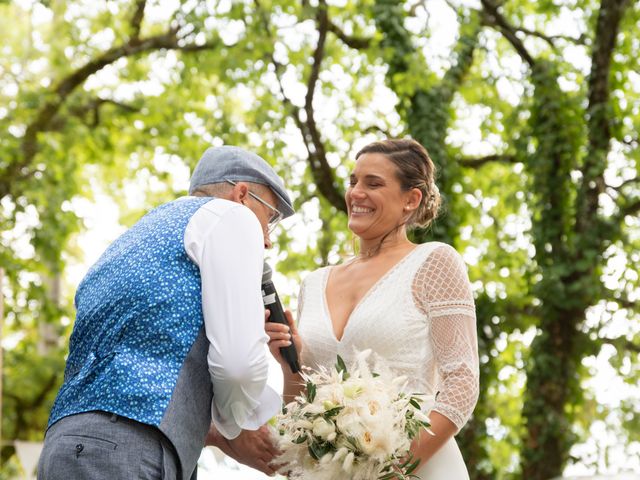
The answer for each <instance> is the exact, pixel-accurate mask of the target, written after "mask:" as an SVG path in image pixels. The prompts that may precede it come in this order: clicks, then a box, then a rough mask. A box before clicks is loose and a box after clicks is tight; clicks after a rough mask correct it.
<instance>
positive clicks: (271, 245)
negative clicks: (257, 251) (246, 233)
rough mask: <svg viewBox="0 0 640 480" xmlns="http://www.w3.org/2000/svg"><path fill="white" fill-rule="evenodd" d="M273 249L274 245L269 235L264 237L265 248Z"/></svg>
mask: <svg viewBox="0 0 640 480" xmlns="http://www.w3.org/2000/svg"><path fill="white" fill-rule="evenodd" d="M271 247H273V243H271V238H269V234H267V235H265V236H264V248H271Z"/></svg>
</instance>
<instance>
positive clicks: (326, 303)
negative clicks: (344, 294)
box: [322, 244, 423, 344]
mask: <svg viewBox="0 0 640 480" xmlns="http://www.w3.org/2000/svg"><path fill="white" fill-rule="evenodd" d="M421 245H423V244H418V245H416V246H415V247H414V248H413V249H411V251H410V252H408V253H407V254H405V255H404V256H403V257H402V258H401V259H400V260H398V261H397V262H396V263H395V264H394V265H392V266H391V267H390V268H389V269H388V270H387V271H386V272H385V273H383V274H382V275H381V276H380V278H378V280H376V281H375V282H373V283H372V284H371V286H370V287H369V289H368V290H367V291H366V292H365V294H364V295H363V296H362V298H360V300H358V302H357V303H356V305H355V307H353V310H351V313H349V316H348V317H347V321H346V322H345V324H344V328H343V329H342V335H341V336H340V338H338V336H337V335H336V331H335V329H334V328H333V319H332V318H331V310H330V309H329V301H328V299H327V284H328V283H329V275H330V274H331V270H333V268H334V267H333V266H331V267H327V268H326V270H325V272H324V275H323V279H322V300H323V301H322V304H323V308H324V317H325V319H326V320H327V321H328V322H329V325H327V327H328V328H329V332H330V333H331V338H332V339H333V340H334V341H335V342H336V343H338V344H341V343H342V342H343V340H344V337H345V335H346V334H347V329H348V328H349V325H351V323H352V322H351V320H352V319H353V316H354V314H355V313H356V312H357V311H358V310H359V309H360V306H361V305H362V304H363V303H364V302H365V300H367V298H369V296H370V295H371V293H372V292H373V291H374V290H375V289H376V288H377V287H378V285H380V284H381V283H382V282H384V281H385V280H386V279H387V278H388V277H389V276H390V275H391V274H392V273H393V272H395V270H397V269H398V268H399V267H400V265H402V264H403V263H405V262H406V261H407V260H408V259H409V258H410V257H411V256H412V255H413V254H414V253H415V252H416V251H417V250H418V249H419V248H420V246H421Z"/></svg>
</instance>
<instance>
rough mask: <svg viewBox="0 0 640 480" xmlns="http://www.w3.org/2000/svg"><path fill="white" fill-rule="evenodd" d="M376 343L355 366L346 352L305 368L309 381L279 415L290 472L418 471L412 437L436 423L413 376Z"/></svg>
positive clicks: (390, 475) (372, 474)
mask: <svg viewBox="0 0 640 480" xmlns="http://www.w3.org/2000/svg"><path fill="white" fill-rule="evenodd" d="M370 354H371V351H370V350H365V351H363V352H361V353H359V354H358V355H357V358H356V360H355V362H354V365H353V366H352V367H351V370H350V371H347V368H346V366H345V364H344V361H343V360H342V358H340V356H338V358H337V364H336V367H335V370H328V369H326V368H321V369H320V370H318V371H309V372H308V373H307V372H305V373H303V378H304V380H305V381H306V388H305V390H304V392H303V394H302V395H300V396H299V397H296V399H295V400H294V401H293V402H291V403H290V404H288V405H287V406H286V407H285V408H284V409H283V413H282V414H280V415H279V416H278V417H277V418H276V428H277V430H278V433H279V437H278V444H279V447H280V449H281V450H282V452H283V453H282V455H281V456H280V457H279V458H278V459H277V461H276V462H277V463H283V464H284V465H285V466H284V467H283V470H286V472H287V475H288V476H289V478H292V479H304V480H335V479H340V478H350V479H353V480H371V479H380V480H391V479H406V478H416V477H415V475H412V474H411V472H413V471H414V470H415V468H416V467H417V466H418V462H419V460H418V461H413V460H412V458H411V455H410V453H409V447H410V445H411V440H412V439H413V438H414V437H415V436H416V435H418V433H419V432H420V431H421V430H422V429H424V428H426V429H428V427H429V421H428V419H427V417H426V416H425V415H424V414H423V413H422V412H421V410H420V402H422V401H423V398H422V396H421V395H420V394H406V393H404V392H403V390H404V388H405V387H406V378H404V377H395V376H393V374H392V372H391V371H390V369H389V368H387V367H386V366H385V365H383V364H382V362H381V360H380V359H379V358H378V359H377V361H376V363H375V365H374V368H375V372H377V373H374V371H372V370H371V369H370V367H369V363H368V361H367V359H368V357H369V356H370Z"/></svg>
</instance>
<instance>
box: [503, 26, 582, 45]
mask: <svg viewBox="0 0 640 480" xmlns="http://www.w3.org/2000/svg"><path fill="white" fill-rule="evenodd" d="M515 31H517V32H522V33H524V34H526V35H531V36H532V37H538V38H541V39H542V40H544V41H545V42H547V43H548V44H549V46H551V47H552V48H556V44H555V41H556V40H566V41H568V42H571V43H575V44H577V45H586V43H587V41H586V40H587V38H586V36H585V35H580V36H579V37H578V38H576V37H570V36H569V35H545V34H544V33H541V32H537V31H535V30H528V29H526V28H522V27H518V28H515Z"/></svg>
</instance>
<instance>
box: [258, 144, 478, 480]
mask: <svg viewBox="0 0 640 480" xmlns="http://www.w3.org/2000/svg"><path fill="white" fill-rule="evenodd" d="M356 159H357V161H356V165H355V168H354V170H353V173H352V174H351V177H350V179H351V180H350V185H349V188H348V189H347V192H346V194H345V199H346V203H347V210H348V216H349V223H348V226H349V229H350V230H351V231H352V232H353V233H354V234H355V235H357V237H358V239H359V241H360V251H361V253H360V255H358V256H356V257H355V258H354V259H351V260H349V261H346V262H345V263H343V264H341V265H337V266H334V267H324V268H321V269H319V270H316V271H315V272H312V273H311V274H309V275H308V276H307V277H306V278H305V280H304V282H303V285H302V288H301V293H300V296H299V310H298V314H299V328H300V333H298V331H297V329H296V327H295V325H294V324H293V322H292V321H291V323H290V325H289V326H288V327H287V326H286V325H275V324H274V325H271V324H270V323H268V324H267V327H266V329H267V333H268V334H269V336H270V338H271V341H270V348H271V352H272V354H273V355H274V357H275V358H276V359H278V361H279V362H280V364H281V366H283V375H284V382H285V388H284V394H285V398H291V397H292V396H295V395H297V394H299V392H300V385H303V384H304V382H303V381H302V378H301V377H300V376H299V374H291V372H290V371H289V370H288V369H287V368H286V364H285V363H284V362H283V361H282V358H281V356H280V353H279V349H280V347H282V346H286V345H287V344H288V342H289V341H290V339H293V341H294V342H295V343H296V347H297V348H298V351H301V358H302V362H303V364H304V365H306V366H308V367H310V368H314V369H317V368H328V367H330V366H331V365H332V364H333V362H334V361H335V358H336V355H339V356H340V357H342V358H344V359H345V361H347V362H352V361H353V358H354V356H355V355H356V352H357V351H362V350H365V349H372V350H373V351H374V352H375V353H376V354H378V355H379V356H381V357H382V358H384V359H385V360H386V361H387V362H388V363H389V364H390V365H394V366H395V368H396V370H397V373H398V374H399V375H404V376H406V377H407V378H408V379H409V381H408V390H407V391H408V392H420V393H424V394H426V395H427V396H430V397H432V398H434V399H435V395H436V394H437V395H438V396H437V400H435V402H430V403H431V404H432V406H433V408H431V409H430V410H427V411H425V413H429V415H430V421H431V430H432V431H433V433H434V434H435V435H430V434H423V435H420V436H419V437H417V438H416V439H415V440H414V441H413V444H412V447H411V452H412V454H413V455H414V456H415V457H417V458H418V459H420V461H421V464H420V469H419V470H417V471H416V473H417V474H418V475H419V476H420V477H421V478H425V479H426V478H428V479H431V480H444V479H446V480H466V479H468V478H469V475H468V473H467V468H466V466H465V462H464V460H463V459H462V455H461V453H460V450H459V449H458V446H457V444H456V442H455V440H454V439H453V435H454V434H455V433H457V432H458V431H459V429H460V428H462V427H463V426H464V425H465V423H466V422H467V420H468V419H469V417H470V415H471V413H472V412H473V409H474V406H475V403H476V400H477V398H478V391H479V387H478V379H479V375H478V349H477V339H476V326H475V308H474V301H473V295H472V293H471V289H470V284H469V280H468V278H467V273H466V267H465V265H464V263H463V262H462V259H461V257H460V255H459V254H458V253H457V252H456V251H455V250H454V249H453V248H452V247H450V246H449V245H446V244H443V243H439V242H429V243H425V244H422V245H415V244H413V243H412V242H410V241H409V239H408V237H407V229H408V228H409V227H411V226H414V225H423V226H424V225H428V224H429V223H430V222H431V221H432V220H433V219H434V218H435V216H436V214H437V211H438V206H439V204H440V198H439V195H438V191H437V188H436V187H435V185H434V183H433V178H434V170H435V169H434V166H433V163H432V161H431V159H430V158H429V155H428V154H427V151H426V150H425V148H424V147H422V145H420V144H419V143H417V142H415V141H413V140H385V141H383V142H376V143H372V144H370V145H368V146H366V147H364V148H363V149H362V150H361V151H360V152H359V153H358V154H357V155H356ZM290 333H291V335H290ZM285 470H286V468H285Z"/></svg>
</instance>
